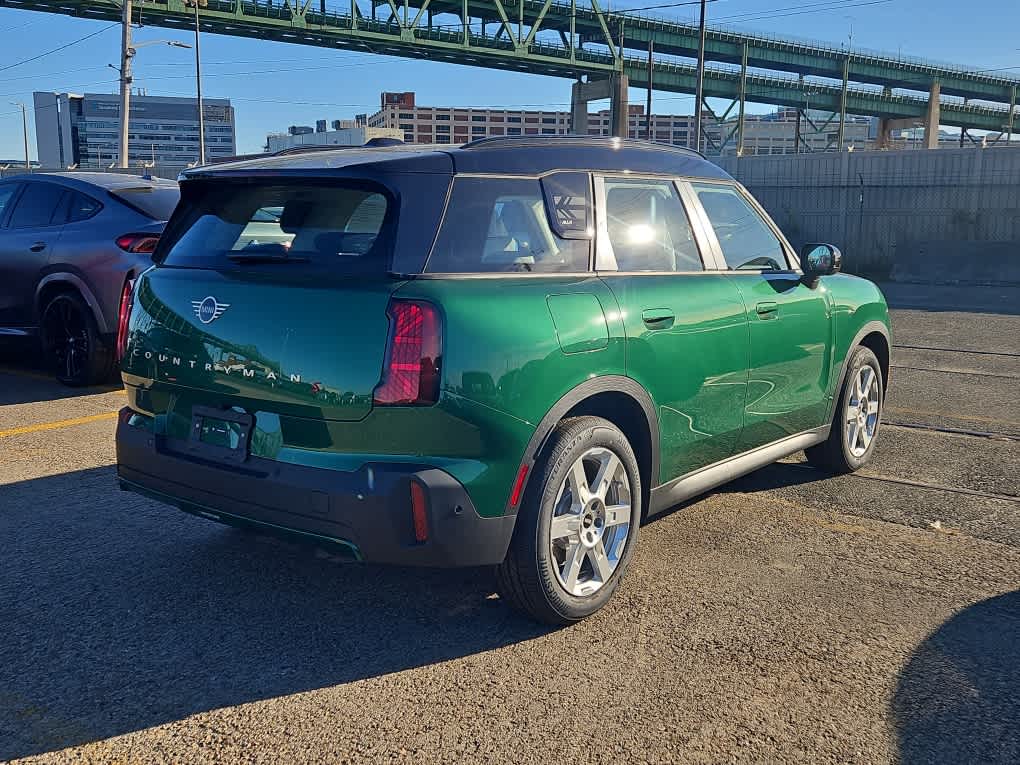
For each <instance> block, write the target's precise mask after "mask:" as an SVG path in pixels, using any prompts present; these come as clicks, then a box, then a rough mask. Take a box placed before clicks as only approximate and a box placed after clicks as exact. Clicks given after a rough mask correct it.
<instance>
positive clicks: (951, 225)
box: [714, 147, 1020, 283]
mask: <svg viewBox="0 0 1020 765" xmlns="http://www.w3.org/2000/svg"><path fill="white" fill-rule="evenodd" d="M714 161H717V162H718V164H719V165H721V166H722V167H723V168H724V169H725V170H727V171H728V172H729V173H730V174H732V175H733V176H734V177H735V178H737V180H739V181H740V182H741V183H743V184H744V185H745V186H747V188H748V189H750V191H751V192H752V193H753V194H754V195H755V196H756V197H757V198H758V199H759V200H760V201H761V203H762V204H763V205H764V206H765V208H766V209H767V210H768V211H769V213H770V214H771V215H772V216H773V217H774V218H775V220H776V222H777V223H778V224H779V225H780V226H781V227H782V228H783V230H784V231H785V232H786V234H787V236H788V237H789V238H790V241H791V242H792V243H793V244H794V246H795V247H799V246H800V245H801V244H803V243H805V242H810V241H821V242H830V243H832V244H835V245H837V246H838V247H840V249H842V250H843V253H844V263H845V266H846V270H847V271H850V272H854V273H867V274H869V275H873V276H879V277H885V276H891V277H892V278H894V279H899V280H903V281H926V282H942V283H951V282H980V283H989V282H997V283H1020V148H1012V147H1010V148H1005V147H1000V148H988V149H978V148H965V149H940V150H938V151H867V152H865V151H856V152H849V153H848V152H843V153H839V154H836V153H831V154H802V155H795V156H776V157H723V158H719V159H717V160H714Z"/></svg>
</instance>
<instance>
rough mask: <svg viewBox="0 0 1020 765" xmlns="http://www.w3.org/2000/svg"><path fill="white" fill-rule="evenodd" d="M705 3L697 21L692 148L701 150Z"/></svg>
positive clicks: (704, 0) (703, 2)
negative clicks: (696, 72) (696, 71)
mask: <svg viewBox="0 0 1020 765" xmlns="http://www.w3.org/2000/svg"><path fill="white" fill-rule="evenodd" d="M705 3H706V0H701V18H700V20H699V21H698V76H697V84H696V86H695V88H694V102H695V103H694V148H695V149H696V150H697V151H701V102H702V100H703V98H704V90H705Z"/></svg>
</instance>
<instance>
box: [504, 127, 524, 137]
mask: <svg viewBox="0 0 1020 765" xmlns="http://www.w3.org/2000/svg"><path fill="white" fill-rule="evenodd" d="M506 134H507V135H520V134H521V129H520V128H507V129H506Z"/></svg>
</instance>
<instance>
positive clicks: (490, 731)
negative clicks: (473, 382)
mask: <svg viewBox="0 0 1020 765" xmlns="http://www.w3.org/2000/svg"><path fill="white" fill-rule="evenodd" d="M909 297H910V299H911V300H913V301H916V300H917V299H918V294H917V292H916V290H915V291H912V292H910V295H909ZM937 297H938V298H939V302H938V305H939V306H940V308H944V307H945V303H944V298H945V295H944V294H943V293H938V295H937ZM966 299H967V300H968V301H972V300H975V299H976V298H975V297H974V295H973V294H972V293H967V295H966ZM997 299H998V298H996V300H997ZM894 305H895V298H894ZM967 307H971V304H970V303H968V304H967ZM993 308H994V309H995V310H1002V311H1003V312H1002V313H984V314H975V313H963V312H958V311H951V310H915V309H909V310H897V311H895V312H894V331H895V342H897V343H902V344H913V345H926V346H933V347H940V348H948V349H954V350H955V349H966V350H969V351H988V352H995V353H1004V354H1009V353H1013V354H1016V353H1020V347H1018V341H1017V339H1016V338H1017V337H1018V336H1020V316H1017V315H1010V313H1009V312H1008V311H1006V310H1005V309H1001V308H999V307H997V306H993ZM907 350H909V349H905V351H904V354H903V355H902V356H901V355H900V354H899V353H898V352H897V353H896V355H895V359H894V361H895V363H897V364H900V365H901V367H921V366H923V367H926V368H927V369H941V370H946V369H955V370H957V371H956V372H945V371H941V372H932V371H923V372H922V371H917V370H915V369H906V368H898V369H896V370H894V378H893V386H892V390H891V393H890V400H889V409H888V413H887V420H889V421H890V422H900V423H906V424H914V425H920V426H923V427H922V428H916V427H903V426H890V427H887V428H885V429H884V430H883V433H882V436H881V441H880V446H879V450H878V452H877V454H876V458H875V459H874V461H873V462H872V463H871V464H870V465H869V466H868V468H867V469H866V471H864V473H863V474H862V475H856V476H846V477H842V478H838V479H832V478H825V477H824V476H822V475H821V474H819V473H817V472H816V471H814V470H812V469H810V468H808V467H806V466H805V465H803V464H800V463H799V462H798V460H797V459H791V460H789V461H786V462H784V463H783V464H779V465H776V466H773V467H770V468H767V469H765V470H762V471H759V472H758V473H755V474H753V475H751V476H747V477H745V478H744V479H741V480H740V481H737V482H735V483H733V484H730V485H728V486H726V487H723V488H721V489H720V490H718V491H717V492H715V493H714V494H712V495H710V496H708V497H706V498H703V499H701V500H699V501H696V502H691V503H688V504H687V505H685V506H683V507H681V508H679V509H677V510H676V511H674V512H673V513H671V514H670V515H668V516H666V517H664V518H661V519H659V520H657V521H655V522H653V523H651V524H649V525H647V526H646V527H645V528H644V529H643V530H642V535H641V540H640V544H639V548H638V551H637V555H636V556H635V558H634V562H633V568H632V569H631V571H630V572H629V573H628V576H627V580H626V582H625V583H624V585H623V587H622V588H621V590H620V592H619V593H618V595H617V597H616V598H615V599H614V601H613V602H612V603H611V604H610V605H609V606H608V607H607V608H606V609H605V610H604V611H603V612H601V613H599V614H598V615H596V616H595V617H593V618H592V619H590V620H588V621H586V622H584V623H582V624H580V625H577V626H575V627H571V628H569V629H563V630H551V631H550V630H547V629H544V628H540V627H536V626H535V625H533V624H531V623H529V622H527V621H526V620H523V619H521V618H519V617H517V616H516V615H515V614H513V613H512V612H510V611H509V610H508V609H506V607H505V606H504V605H503V604H502V603H501V602H500V601H499V599H498V598H497V597H496V596H495V595H494V593H493V588H492V580H491V578H490V574H489V572H487V571H483V570H473V569H472V570H463V571H446V572H442V571H416V570H404V569H387V568H377V567H370V566H359V565H351V564H345V563H343V562H341V561H340V560H338V559H336V558H334V557H331V556H330V555H328V554H326V553H324V552H321V551H315V550H312V549H310V548H305V547H300V546H295V545H291V544H288V543H283V542H279V541H276V540H274V539H269V538H265V537H251V536H248V535H245V534H243V533H240V532H237V531H235V530H232V529H229V528H225V527H222V526H219V525H217V524H214V523H211V522H206V521H202V520H199V519H197V518H193V517H190V516H186V515H183V514H181V513H178V512H177V511H174V510H171V509H168V508H166V507H164V506H161V505H159V504H156V503H153V502H149V501H147V500H144V499H142V498H139V497H137V496H134V495H130V494H124V493H121V492H118V491H117V490H116V489H115V488H114V483H113V475H114V471H113V468H112V463H113V461H114V453H113V445H112V440H111V436H112V432H113V427H114V422H113V420H112V419H111V418H110V417H109V416H108V415H109V413H110V412H113V411H115V410H116V409H117V408H118V407H119V406H121V405H122V403H121V402H122V401H123V395H122V394H121V393H119V392H118V391H116V390H99V391H87V392H84V393H82V394H81V395H78V394H76V393H69V392H68V391H66V390H63V389H60V388H59V387H58V386H56V385H54V384H52V383H50V382H48V381H47V380H45V379H42V378H40V377H38V376H35V374H36V373H34V372H33V371H32V370H30V369H26V368H25V367H24V366H23V365H21V366H18V365H15V367H14V368H13V369H10V370H8V371H6V372H4V371H0V538H2V539H3V540H4V547H3V550H4V556H3V558H2V562H0V625H3V626H2V629H0V668H2V670H0V760H4V759H5V758H8V759H18V758H21V757H24V758H26V760H27V761H40V762H69V761H73V762H143V761H144V762H170V763H180V762H189V763H190V762H267V763H278V762H321V761H358V762H400V761H414V762H429V763H431V762H464V761H479V762H522V763H524V762H547V761H553V760H555V761H580V760H587V761H590V762H678V761H682V762H691V763H699V762H705V763H709V762H711V763H718V762H804V763H827V762H832V763H837V762H838V763H858V762H859V763H884V762H897V761H898V762H902V763H908V764H913V763H917V764H918V765H920V764H921V763H932V762H935V763H947V764H949V763H952V764H954V765H955V764H956V763H963V762H968V763H969V762H982V763H985V762H1000V763H1016V762H1018V761H1020V733H1018V731H1020V499H1018V495H1020V479H1018V474H1020V440H1017V438H1016V436H1017V435H1020V431H1018V428H1020V411H1018V410H1020V401H1018V398H1020V397H1018V395H1017V392H1016V391H1017V385H1016V382H1015V381H1011V380H1009V379H1007V378H1001V377H983V376H979V375H973V374H963V372H983V373H988V372H990V373H994V374H1016V372H1017V368H1016V364H1015V361H1010V360H1009V359H1012V358H1013V357H1010V356H1004V357H1002V359H1003V363H1002V364H1000V363H998V361H997V360H995V357H988V356H987V355H983V354H971V355H969V356H966V357H965V358H961V354H958V353H955V352H952V351H944V352H931V351H925V352H924V354H925V355H923V356H913V357H908V356H907V353H906V351H907ZM915 353H920V352H915ZM1010 364H1012V366H1010ZM905 410H910V411H909V412H907V411H905ZM103 415H107V416H106V417H105V418H102V419H89V420H88V421H85V422H81V423H79V424H74V425H66V426H64V427H60V428H55V429H51V430H46V431H38V432H27V433H18V434H14V435H8V436H4V435H2V433H3V432H4V431H9V430H11V429H14V428H18V427H22V426H25V425H34V424H39V423H47V422H54V421H61V420H70V419H78V418H94V417H102V416H103ZM929 426H938V427H953V428H955V429H957V430H969V431H972V432H983V433H991V434H992V435H993V436H994V437H992V438H989V437H983V436H974V435H964V434H960V433H946V432H940V431H937V430H931V429H926V428H928V427H929Z"/></svg>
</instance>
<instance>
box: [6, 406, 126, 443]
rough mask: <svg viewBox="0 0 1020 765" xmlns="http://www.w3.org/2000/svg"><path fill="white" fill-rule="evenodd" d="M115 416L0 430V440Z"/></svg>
mask: <svg viewBox="0 0 1020 765" xmlns="http://www.w3.org/2000/svg"><path fill="white" fill-rule="evenodd" d="M116 416H117V413H116V412H103V413H102V414H90V415H89V416H88V417H75V418H74V419H71V420H57V421H56V422H40V423H39V424H37V425H25V426H23V427H20V428H11V429H10V430H0V438H3V437H5V436H20V435H22V434H23V433H38V432H39V431H41V430H58V429H60V428H69V427H71V426H73V425H87V424H88V423H90V422H99V421H101V420H112V419H113V418H114V417H116Z"/></svg>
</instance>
